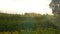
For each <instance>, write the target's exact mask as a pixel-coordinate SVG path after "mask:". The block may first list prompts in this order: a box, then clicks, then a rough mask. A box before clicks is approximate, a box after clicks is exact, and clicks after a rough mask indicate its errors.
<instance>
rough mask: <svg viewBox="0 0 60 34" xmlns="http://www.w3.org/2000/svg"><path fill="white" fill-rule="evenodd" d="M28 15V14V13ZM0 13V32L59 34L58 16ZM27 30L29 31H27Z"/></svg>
mask: <svg viewBox="0 0 60 34" xmlns="http://www.w3.org/2000/svg"><path fill="white" fill-rule="evenodd" d="M29 15H30V14H29ZM29 15H27V16H25V15H18V14H17V15H14V14H1V15H0V32H3V31H5V32H7V31H10V32H12V31H19V32H20V33H22V32H24V33H22V34H25V33H31V34H60V16H53V15H39V16H36V15H37V14H35V16H33V17H32V16H31V15H30V16H29ZM28 31H29V32H28Z"/></svg>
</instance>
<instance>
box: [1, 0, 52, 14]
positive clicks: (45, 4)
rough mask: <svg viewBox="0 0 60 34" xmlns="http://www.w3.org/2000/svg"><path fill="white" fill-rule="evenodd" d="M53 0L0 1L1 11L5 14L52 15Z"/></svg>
mask: <svg viewBox="0 0 60 34" xmlns="http://www.w3.org/2000/svg"><path fill="white" fill-rule="evenodd" d="M50 2H51V0H0V10H1V12H4V13H14V14H15V13H17V14H23V13H26V12H27V13H31V12H34V13H41V14H46V13H48V14H52V10H51V9H50V8H49V4H50Z"/></svg>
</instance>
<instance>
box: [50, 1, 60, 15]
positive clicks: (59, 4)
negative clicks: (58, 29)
mask: <svg viewBox="0 0 60 34" xmlns="http://www.w3.org/2000/svg"><path fill="white" fill-rule="evenodd" d="M49 6H50V8H51V9H52V13H53V14H54V15H60V0H52V1H51V3H50V5H49Z"/></svg>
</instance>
